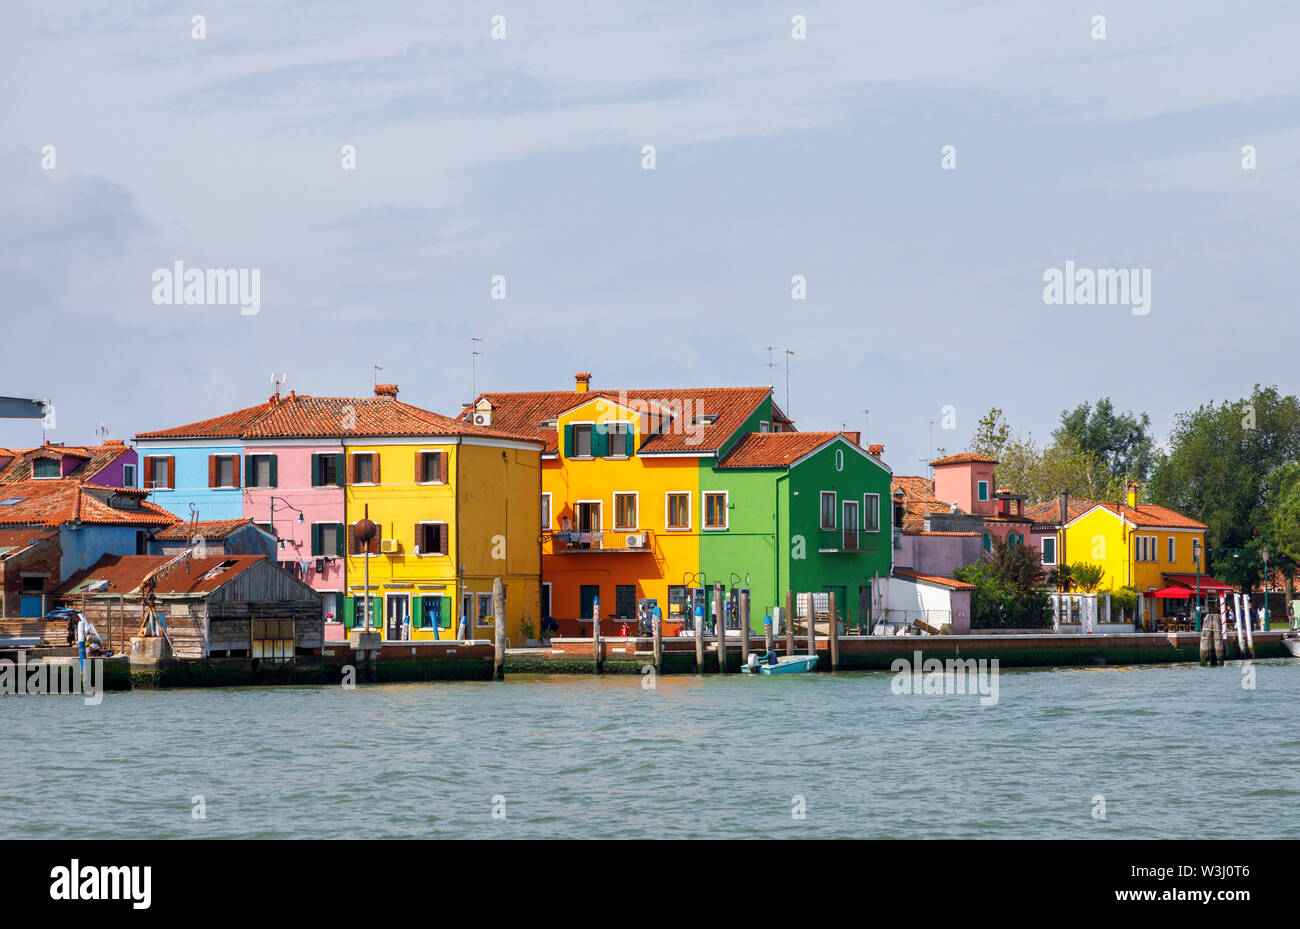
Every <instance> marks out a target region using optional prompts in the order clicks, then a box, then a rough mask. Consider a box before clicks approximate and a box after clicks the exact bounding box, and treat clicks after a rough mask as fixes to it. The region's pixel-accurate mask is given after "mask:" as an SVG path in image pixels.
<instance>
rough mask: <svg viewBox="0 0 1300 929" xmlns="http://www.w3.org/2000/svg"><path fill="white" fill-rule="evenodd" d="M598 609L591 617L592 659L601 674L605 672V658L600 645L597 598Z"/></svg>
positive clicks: (597, 607) (598, 602) (597, 671)
mask: <svg viewBox="0 0 1300 929" xmlns="http://www.w3.org/2000/svg"><path fill="white" fill-rule="evenodd" d="M596 603H597V606H596V609H595V610H593V611H592V617H591V657H592V660H593V661H595V662H596V673H597V674H599V673H601V672H602V671H604V670H605V656H604V655H603V654H602V652H603V651H604V648H602V647H601V644H600V606H599V604H600V600H599V598H597V601H596Z"/></svg>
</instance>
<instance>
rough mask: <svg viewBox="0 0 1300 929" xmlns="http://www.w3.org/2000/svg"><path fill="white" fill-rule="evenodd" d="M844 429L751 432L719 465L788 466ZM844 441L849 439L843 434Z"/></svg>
mask: <svg viewBox="0 0 1300 929" xmlns="http://www.w3.org/2000/svg"><path fill="white" fill-rule="evenodd" d="M843 435H844V433H842V432H751V433H748V434H747V435H745V436H744V437H743V438H742V439H741V440H740V441H739V442H737V443H736V444H735V445H734V446H732V448H731V451H729V452H727V455H726V457H725V458H723V459H722V460H721V461H720V462H718V467H719V468H788V467H789V466H790V465H791V464H793V463H794V462H796V461H798V460H799V459H800V458H802V457H803V456H804V455H807V454H809V453H810V452H814V451H816V450H817V449H819V448H821V447H822V446H823V445H825V444H826V443H827V442H831V441H833V440H834V439H836V438H838V437H839V436H843ZM844 438H845V441H850V440H849V438H848V436H844Z"/></svg>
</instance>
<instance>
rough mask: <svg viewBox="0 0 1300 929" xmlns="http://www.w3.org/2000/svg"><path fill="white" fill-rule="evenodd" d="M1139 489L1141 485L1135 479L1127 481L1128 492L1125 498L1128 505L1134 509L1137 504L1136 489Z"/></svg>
mask: <svg viewBox="0 0 1300 929" xmlns="http://www.w3.org/2000/svg"><path fill="white" fill-rule="evenodd" d="M1140 489H1141V485H1139V484H1138V482H1137V481H1129V482H1128V494H1127V497H1126V499H1127V500H1128V505H1129V506H1131V507H1133V509H1135V510H1136V509H1137V505H1138V490H1140Z"/></svg>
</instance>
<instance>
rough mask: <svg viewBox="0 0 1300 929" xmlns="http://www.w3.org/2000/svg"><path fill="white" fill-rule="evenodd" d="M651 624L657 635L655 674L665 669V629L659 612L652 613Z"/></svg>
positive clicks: (655, 635)
mask: <svg viewBox="0 0 1300 929" xmlns="http://www.w3.org/2000/svg"><path fill="white" fill-rule="evenodd" d="M650 625H651V626H652V627H653V633H654V637H655V674H659V673H660V672H662V671H663V669H664V629H663V620H662V619H661V618H660V616H659V614H658V613H654V614H652V615H651V617H650Z"/></svg>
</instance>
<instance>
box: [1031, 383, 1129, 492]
mask: <svg viewBox="0 0 1300 929" xmlns="http://www.w3.org/2000/svg"><path fill="white" fill-rule="evenodd" d="M1052 438H1054V439H1056V440H1057V441H1060V440H1062V439H1069V440H1071V441H1072V443H1073V444H1074V445H1077V446H1078V447H1079V448H1080V449H1082V450H1083V451H1085V452H1087V453H1089V454H1090V455H1092V456H1093V457H1094V458H1096V459H1097V463H1098V466H1099V467H1101V468H1104V469H1105V471H1106V473H1107V474H1108V475H1109V477H1110V478H1113V479H1114V480H1116V481H1118V482H1119V483H1120V484H1121V485H1122V484H1123V483H1124V482H1125V481H1126V480H1128V479H1130V478H1132V479H1135V480H1138V481H1145V480H1146V479H1147V476H1148V475H1149V474H1150V473H1151V467H1152V465H1153V464H1154V462H1155V450H1154V443H1153V442H1152V439H1151V419H1150V417H1148V416H1147V414H1146V413H1141V414H1134V413H1131V412H1128V413H1116V412H1115V407H1114V405H1113V404H1111V402H1110V398H1109V397H1103V398H1102V399H1100V400H1098V401H1097V405H1096V406H1093V405H1092V404H1090V403H1080V404H1079V405H1078V406H1076V407H1075V408H1074V409H1073V410H1069V411H1065V412H1062V413H1061V426H1060V428H1058V429H1057V430H1056V431H1055V432H1054V433H1052ZM1099 479H1102V480H1104V478H1100V476H1099Z"/></svg>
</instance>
